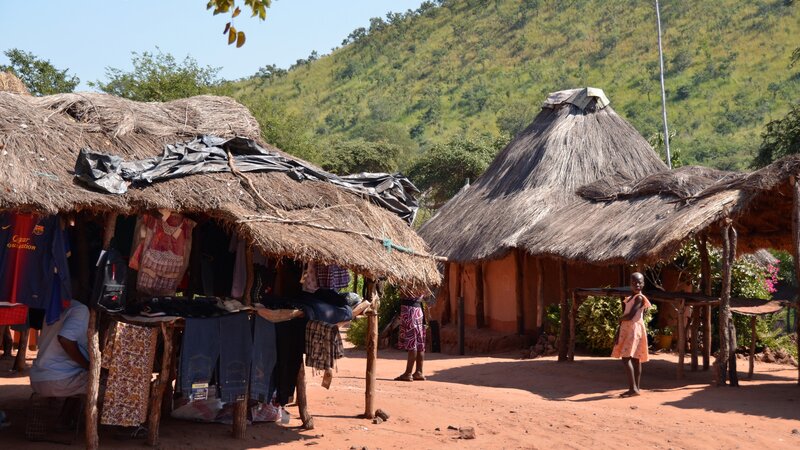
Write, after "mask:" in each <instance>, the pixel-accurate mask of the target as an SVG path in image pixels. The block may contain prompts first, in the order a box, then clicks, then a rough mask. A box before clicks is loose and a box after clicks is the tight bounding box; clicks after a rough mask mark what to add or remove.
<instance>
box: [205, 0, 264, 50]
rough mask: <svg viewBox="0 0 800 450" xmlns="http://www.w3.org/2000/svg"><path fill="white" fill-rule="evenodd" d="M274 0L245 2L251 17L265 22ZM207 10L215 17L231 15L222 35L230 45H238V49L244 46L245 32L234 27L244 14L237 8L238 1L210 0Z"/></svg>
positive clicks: (245, 0)
mask: <svg viewBox="0 0 800 450" xmlns="http://www.w3.org/2000/svg"><path fill="white" fill-rule="evenodd" d="M271 3H272V0H244V4H245V6H246V7H248V8H249V9H250V11H251V12H252V15H251V17H258V19H259V20H261V21H264V20H266V18H267V8H269V6H270V4H271ZM206 9H211V10H213V12H214V15H215V16H216V15H217V14H223V13H228V12H230V13H231V20H230V21H229V22H228V23H226V24H225V29H224V31H223V32H222V34H224V35H226V36H227V38H228V45H231V44H233V43H234V42H235V43H236V48H239V47H241V46H243V45H244V42H245V39H246V37H245V34H244V31H240V30H237V29H236V27H235V26H234V19H236V17H238V16H239V14H241V13H242V10H241V8H239V7H238V6H236V0H209V1H208V3H207V4H206Z"/></svg>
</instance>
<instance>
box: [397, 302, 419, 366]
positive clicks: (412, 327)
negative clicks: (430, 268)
mask: <svg viewBox="0 0 800 450" xmlns="http://www.w3.org/2000/svg"><path fill="white" fill-rule="evenodd" d="M422 299H423V295H422V294H421V293H419V292H415V291H412V290H409V289H403V290H402V291H401V299H400V348H401V349H403V350H408V361H407V362H406V371H405V372H403V374H402V375H400V376H398V377H397V378H395V380H397V381H414V380H416V381H425V375H423V372H422V362H423V361H424V360H425V323H424V320H423V318H424V316H423V312H422ZM414 363H416V364H417V370H415V371H414V372H413V373H412V370H414Z"/></svg>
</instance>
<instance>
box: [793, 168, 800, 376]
mask: <svg viewBox="0 0 800 450" xmlns="http://www.w3.org/2000/svg"><path fill="white" fill-rule="evenodd" d="M792 184H793V187H794V189H793V190H792V193H793V195H792V205H793V207H792V256H794V276H795V279H796V280H800V183H798V182H797V179H796V178H795V177H792ZM797 306H798V307H797V309H796V310H795V321H794V322H795V325H796V326H795V332H796V333H797V350H798V351H799V352H800V304H798V305H797ZM798 354H800V353H798ZM797 384H800V364H798V366H797Z"/></svg>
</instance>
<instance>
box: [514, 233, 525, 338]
mask: <svg viewBox="0 0 800 450" xmlns="http://www.w3.org/2000/svg"><path fill="white" fill-rule="evenodd" d="M514 257H515V259H516V263H517V286H516V294H517V334H519V335H523V334H525V292H524V289H525V284H524V277H523V274H524V273H525V270H524V269H525V253H524V250H522V249H519V248H518V249H515V250H514Z"/></svg>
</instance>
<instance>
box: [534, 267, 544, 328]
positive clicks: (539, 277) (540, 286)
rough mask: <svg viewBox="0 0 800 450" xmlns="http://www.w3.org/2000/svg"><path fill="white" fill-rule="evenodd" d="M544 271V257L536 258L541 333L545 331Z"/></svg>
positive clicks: (538, 323)
mask: <svg viewBox="0 0 800 450" xmlns="http://www.w3.org/2000/svg"><path fill="white" fill-rule="evenodd" d="M544 308H545V306H544V273H543V269H542V258H536V328H537V330H538V332H539V334H542V332H544Z"/></svg>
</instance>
